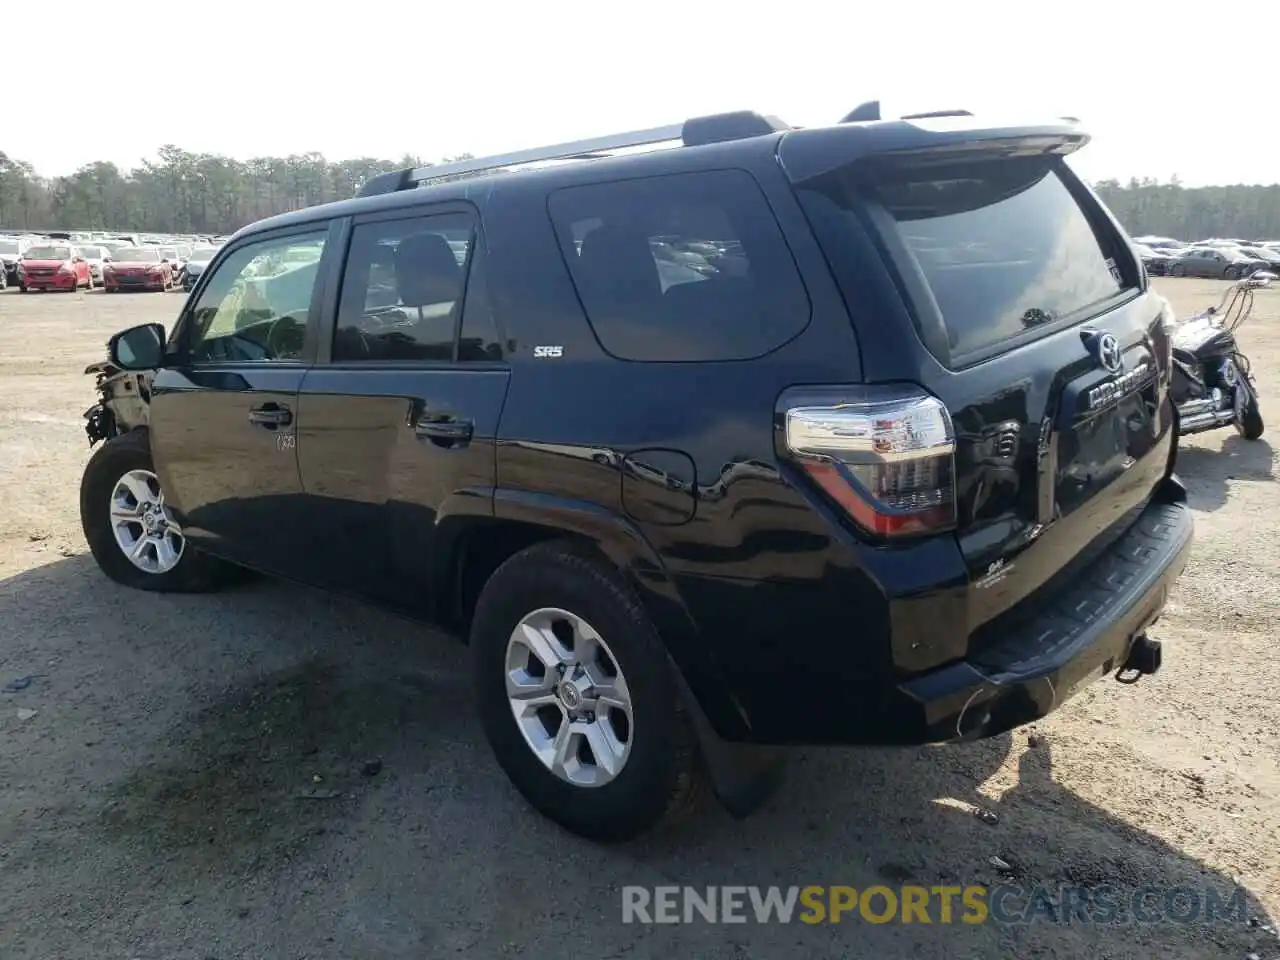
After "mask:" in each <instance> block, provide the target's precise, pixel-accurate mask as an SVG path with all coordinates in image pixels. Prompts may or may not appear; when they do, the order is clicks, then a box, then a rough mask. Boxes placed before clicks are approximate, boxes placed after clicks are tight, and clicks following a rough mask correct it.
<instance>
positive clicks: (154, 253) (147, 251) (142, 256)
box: [114, 247, 160, 263]
mask: <svg viewBox="0 0 1280 960" xmlns="http://www.w3.org/2000/svg"><path fill="white" fill-rule="evenodd" d="M114 259H116V260H127V261H130V262H133V263H159V262H160V251H159V250H157V249H156V248H155V247H124V248H123V249H121V250H117V251H116V252H115V257H114Z"/></svg>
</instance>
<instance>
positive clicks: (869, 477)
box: [786, 385, 956, 537]
mask: <svg viewBox="0 0 1280 960" xmlns="http://www.w3.org/2000/svg"><path fill="white" fill-rule="evenodd" d="M786 443H787V449H788V451H789V452H790V453H791V454H792V456H793V457H794V458H795V460H796V462H797V464H798V465H799V466H800V467H801V468H802V469H803V470H804V471H805V472H806V473H807V474H808V475H809V476H810V477H812V478H813V480H814V481H815V482H816V483H817V484H818V485H819V486H820V487H821V488H822V489H823V490H824V491H825V492H826V493H827V494H828V495H829V496H830V497H831V498H832V499H833V500H834V501H835V502H836V503H837V504H838V505H839V506H840V507H842V508H843V509H844V510H845V511H846V512H847V513H848V514H849V516H850V517H852V518H853V520H854V522H856V523H857V524H858V525H859V526H861V527H862V528H863V529H865V530H866V531H868V532H869V533H872V534H875V535H876V536H881V537H896V536H904V535H918V534H927V533H937V532H939V531H941V530H948V529H951V528H952V527H954V525H955V519H956V507H955V448H956V443H955V431H954V429H953V427H952V425H951V416H950V414H948V412H947V408H946V406H945V405H944V404H943V403H942V401H940V400H938V399H937V398H936V397H933V396H930V395H929V394H927V393H925V392H924V391H923V390H921V389H920V388H919V387H916V386H898V385H886V386H863V387H850V388H849V393H848V399H847V400H842V402H840V403H837V404H832V405H829V406H804V407H793V408H791V409H789V410H787V412H786Z"/></svg>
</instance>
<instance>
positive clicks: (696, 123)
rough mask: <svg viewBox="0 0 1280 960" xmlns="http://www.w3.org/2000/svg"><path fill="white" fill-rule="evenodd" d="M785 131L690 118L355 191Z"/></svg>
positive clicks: (781, 126) (375, 182)
mask: <svg viewBox="0 0 1280 960" xmlns="http://www.w3.org/2000/svg"><path fill="white" fill-rule="evenodd" d="M789 129H791V128H790V127H789V126H788V125H787V124H785V123H783V122H782V121H781V120H779V119H777V118H776V117H771V116H770V117H766V116H762V115H760V114H758V113H753V112H752V111H750V110H740V111H736V112H733V113H718V114H714V115H711V116H706V117H694V118H692V119H690V120H686V121H685V122H684V123H680V124H672V125H670V126H666V127H652V128H650V129H648V130H633V131H631V132H630V133H615V134H611V135H610V136H605V137H593V138H591V139H589V140H575V141H572V142H570V143H558V144H555V145H554V146H549V147H534V148H533V149H531V150H518V151H516V152H515V153H502V154H496V155H495V156H491V157H477V158H475V159H472V160H458V161H455V162H453V163H441V164H436V165H434V166H425V167H407V168H405V169H403V170H391V171H388V172H387V173H380V174H378V175H377V176H375V177H370V178H369V179H368V180H367V181H365V183H364V184H363V185H362V186H361V187H360V189H359V190H357V191H356V196H357V197H375V196H378V195H380V194H384V193H398V192H399V191H401V190H412V189H413V188H414V187H419V186H422V185H423V184H427V183H432V182H435V181H439V180H453V179H462V178H464V177H470V176H478V175H480V174H484V173H492V172H495V171H498V170H506V169H509V168H511V167H519V166H523V165H525V164H531V163H550V162H554V161H556V160H592V159H596V158H599V157H603V156H609V155H610V154H611V153H612V152H613V151H617V150H630V149H634V148H636V147H649V146H658V145H660V144H664V143H677V142H678V143H680V144H682V145H683V146H686V147H694V146H701V145H703V144H708V143H722V142H724V141H727V140H741V139H745V138H747V137H758V136H762V135H764V134H767V133H775V132H778V131H781V130H789Z"/></svg>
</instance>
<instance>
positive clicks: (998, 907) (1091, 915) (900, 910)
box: [622, 884, 1248, 924]
mask: <svg viewBox="0 0 1280 960" xmlns="http://www.w3.org/2000/svg"><path fill="white" fill-rule="evenodd" d="M1247 915H1248V914H1247V903H1246V899H1245V891H1244V888H1243V887H1234V888H1232V889H1231V890H1230V891H1229V892H1228V893H1225V894H1224V893H1223V891H1220V890H1218V889H1215V888H1213V887H1161V886H1145V887H1138V888H1136V889H1121V888H1119V887H1112V886H1105V885H1103V886H1096V887H1072V886H1062V887H1044V886H1014V885H1004V886H994V887H986V886H981V885H976V884H973V885H968V886H959V885H956V886H944V885H939V886H930V887H926V886H901V887H889V886H883V885H875V886H870V887H865V888H862V889H859V888H856V887H847V886H829V887H828V886H814V885H810V886H804V887H799V886H795V887H777V886H770V887H756V886H722V887H678V886H661V887H641V886H625V887H623V888H622V922H623V923H645V924H652V923H700V922H701V923H751V922H754V923H760V924H766V923H793V922H795V921H797V920H798V921H799V922H800V923H808V924H820V923H840V922H842V921H845V920H848V921H853V922H864V923H929V924H934V923H939V924H953V923H961V924H982V923H998V924H1028V923H1036V922H1049V923H1082V924H1120V923H1203V922H1206V921H1207V922H1216V921H1227V922H1233V923H1244V922H1245V921H1246V919H1247Z"/></svg>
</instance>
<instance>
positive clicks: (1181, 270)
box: [1169, 263, 1187, 277]
mask: <svg viewBox="0 0 1280 960" xmlns="http://www.w3.org/2000/svg"><path fill="white" fill-rule="evenodd" d="M1186 275H1187V268H1186V267H1184V266H1183V265H1182V264H1180V263H1175V264H1174V265H1173V266H1172V267H1170V268H1169V276H1171V277H1185V276H1186Z"/></svg>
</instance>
